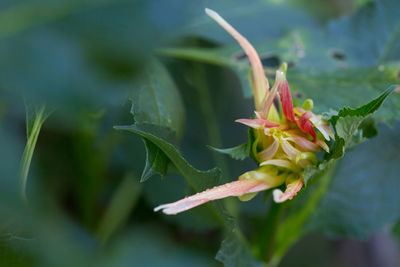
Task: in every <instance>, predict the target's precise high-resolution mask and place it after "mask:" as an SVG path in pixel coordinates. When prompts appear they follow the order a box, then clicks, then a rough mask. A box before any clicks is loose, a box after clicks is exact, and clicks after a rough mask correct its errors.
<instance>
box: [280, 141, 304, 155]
mask: <svg viewBox="0 0 400 267" xmlns="http://www.w3.org/2000/svg"><path fill="white" fill-rule="evenodd" d="M281 146H282V149H283V151H284V152H285V153H286V155H287V156H288V158H289V159H291V160H294V159H296V157H297V155H298V154H300V153H301V152H300V151H299V150H298V149H296V148H294V147H293V146H292V145H291V144H290V143H289V142H288V141H287V140H285V139H281Z"/></svg>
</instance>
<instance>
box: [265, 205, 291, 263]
mask: <svg viewBox="0 0 400 267" xmlns="http://www.w3.org/2000/svg"><path fill="white" fill-rule="evenodd" d="M285 206H286V205H285V203H283V204H281V203H275V202H274V201H271V207H270V208H269V212H268V214H267V217H266V219H265V224H264V228H263V230H262V234H261V236H260V237H261V242H260V256H261V258H262V259H263V260H264V261H265V262H270V260H271V258H272V256H273V252H274V246H275V238H276V232H277V229H278V226H279V221H280V218H281V214H282V212H283V210H284V208H285Z"/></svg>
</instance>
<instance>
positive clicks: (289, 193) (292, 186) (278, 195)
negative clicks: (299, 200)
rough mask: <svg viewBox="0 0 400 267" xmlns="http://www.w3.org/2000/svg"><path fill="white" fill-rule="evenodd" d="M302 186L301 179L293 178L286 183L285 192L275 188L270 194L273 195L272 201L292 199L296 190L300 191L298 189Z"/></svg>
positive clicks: (278, 201) (280, 201)
mask: <svg viewBox="0 0 400 267" xmlns="http://www.w3.org/2000/svg"><path fill="white" fill-rule="evenodd" d="M302 187H303V179H302V178H299V179H297V180H294V181H293V182H290V183H288V184H287V185H286V190H285V192H282V191H281V190H279V189H275V190H274V191H273V192H272V194H273V196H274V201H275V202H276V203H282V202H284V201H286V200H288V199H292V198H293V197H294V196H295V195H296V194H297V192H299V191H300V189H301V188H302Z"/></svg>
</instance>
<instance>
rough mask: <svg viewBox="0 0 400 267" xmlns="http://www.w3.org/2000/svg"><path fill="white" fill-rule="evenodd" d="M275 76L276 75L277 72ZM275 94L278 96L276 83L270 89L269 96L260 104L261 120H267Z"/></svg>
mask: <svg viewBox="0 0 400 267" xmlns="http://www.w3.org/2000/svg"><path fill="white" fill-rule="evenodd" d="M276 75H278V71H277V74H276ZM277 94H278V83H277V82H276V83H275V84H274V86H273V87H272V89H271V90H270V92H269V94H268V95H266V96H265V98H264V100H263V102H262V106H261V115H260V118H263V119H267V118H268V114H269V110H270V109H271V106H272V104H273V103H274V99H275V97H276V95H277Z"/></svg>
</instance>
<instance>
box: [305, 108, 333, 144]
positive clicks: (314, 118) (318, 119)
mask: <svg viewBox="0 0 400 267" xmlns="http://www.w3.org/2000/svg"><path fill="white" fill-rule="evenodd" d="M298 110H299V112H301V113H303V112H306V111H305V110H303V109H301V108H298ZM308 114H309V115H310V118H309V120H310V121H311V123H312V124H313V125H314V127H315V128H317V129H318V131H320V132H321V134H322V135H323V136H324V138H325V139H326V140H328V141H329V140H330V138H332V139H333V140H335V135H334V134H333V131H332V129H331V127H330V126H329V122H328V121H327V120H324V119H323V118H322V116H321V115H315V114H314V113H312V112H311V111H308Z"/></svg>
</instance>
